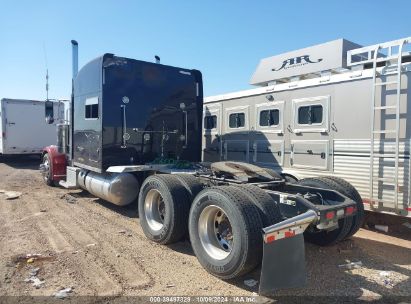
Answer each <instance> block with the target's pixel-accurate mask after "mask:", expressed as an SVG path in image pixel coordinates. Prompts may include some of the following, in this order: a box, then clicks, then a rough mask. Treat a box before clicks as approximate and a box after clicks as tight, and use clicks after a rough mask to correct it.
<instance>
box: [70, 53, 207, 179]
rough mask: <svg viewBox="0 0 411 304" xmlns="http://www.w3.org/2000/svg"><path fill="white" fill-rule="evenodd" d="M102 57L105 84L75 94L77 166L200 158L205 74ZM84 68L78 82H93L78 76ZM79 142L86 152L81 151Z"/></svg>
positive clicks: (102, 167)
mask: <svg viewBox="0 0 411 304" xmlns="http://www.w3.org/2000/svg"><path fill="white" fill-rule="evenodd" d="M100 58H101V59H102V60H101V61H100V63H101V65H100V69H99V70H100V79H101V82H100V83H101V86H100V88H99V90H90V91H93V92H94V93H95V96H94V97H90V96H88V98H82V97H81V96H76V94H75V101H76V106H77V107H80V108H82V109H83V110H80V111H75V113H76V114H75V120H74V124H75V128H74V129H75V134H77V136H75V138H74V143H73V145H74V155H75V157H74V161H75V162H77V165H78V163H79V162H80V163H81V164H82V165H85V166H87V167H92V168H89V169H91V170H93V169H95V170H93V171H98V172H102V171H105V170H106V169H107V168H108V167H110V166H119V165H139V164H145V163H147V162H150V161H153V160H154V159H156V158H172V159H181V160H187V161H200V158H201V127H202V126H201V117H202V103H203V92H202V79H201V73H200V72H199V71H196V70H188V69H182V68H176V67H171V66H166V65H161V64H155V63H149V62H144V61H138V60H134V59H129V58H123V57H117V56H113V55H109V54H106V55H105V56H103V57H100ZM93 62H95V61H92V62H90V63H89V64H93ZM86 67H87V66H85V67H84V68H83V69H85V68H86ZM83 69H82V70H81V71H80V73H79V76H78V77H77V79H76V82H75V86H76V85H77V86H82V84H83V83H84V82H89V80H84V81H81V79H80V80H79V78H81V77H82V75H83V73H82V71H83ZM95 73H96V74H98V69H96V70H95ZM87 74H88V76H90V75H89V73H87ZM94 77H95V78H98V77H99V76H97V75H95V76H94ZM94 87H96V86H94ZM75 92H76V89H75ZM96 108H98V113H97V114H96V113H95V111H94V110H95V109H96ZM87 113H88V114H87ZM86 117H88V119H87V118H86ZM80 121H81V122H80ZM80 129H81V130H80ZM80 134H81V135H80ZM80 141H81V142H82V145H81V146H82V147H81V148H83V147H84V149H81V148H80V149H81V150H82V151H81V153H80V151H77V152H76V144H78V143H79V142H80ZM86 143H87V144H86ZM77 150H78V149H77ZM85 150H88V151H85ZM76 156H77V158H76ZM80 166H81V165H80Z"/></svg>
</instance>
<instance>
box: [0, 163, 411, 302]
mask: <svg viewBox="0 0 411 304" xmlns="http://www.w3.org/2000/svg"><path fill="white" fill-rule="evenodd" d="M38 162H39V161H38V159H31V160H27V159H26V158H11V159H6V160H4V159H3V160H2V161H0V189H4V190H12V191H21V192H22V195H21V196H20V197H19V198H17V199H14V200H6V199H5V198H6V197H5V196H4V195H3V194H0V295H2V296H5V295H8V296H16V295H30V296H36V295H43V296H51V295H53V293H55V292H56V291H58V290H59V289H61V288H67V287H72V288H73V290H72V292H71V293H70V294H69V295H70V297H75V296H79V295H93V296H95V295H99V296H133V295H139V296H144V295H147V296H162V295H167V296H171V295H174V296H190V295H191V296H196V295H202V296H253V295H255V292H257V290H258V285H257V286H255V287H248V286H246V285H245V284H244V280H246V279H255V280H258V279H259V278H258V276H259V270H256V271H255V272H253V273H252V274H250V275H247V276H245V277H244V278H241V279H238V280H236V281H230V282H224V281H222V280H219V279H216V278H214V277H213V276H211V275H209V274H208V273H207V272H205V271H204V270H203V268H202V267H201V266H200V264H199V263H198V262H197V259H196V257H195V256H194V254H193V251H192V249H191V247H190V243H189V242H188V241H185V242H180V243H177V244H174V245H172V246H161V245H157V244H155V243H153V242H150V241H148V240H147V239H146V238H145V236H144V234H143V232H142V230H141V228H140V226H139V219H138V216H137V212H136V208H133V207H130V208H120V207H116V206H113V205H111V204H109V203H106V202H104V201H102V200H100V199H96V198H94V197H92V196H90V195H89V194H87V193H86V192H83V191H80V190H71V191H69V193H70V195H69V196H67V195H65V194H67V192H68V191H66V190H64V189H61V188H50V187H47V186H46V185H44V184H43V182H42V179H41V176H40V174H39V172H38V170H37V167H38ZM380 221H381V220H380ZM403 221H404V220H400V221H397V225H395V223H394V224H392V223H391V226H392V228H393V229H392V230H393V231H394V232H395V234H394V235H389V234H385V233H379V232H376V231H371V230H365V229H361V231H360V232H359V233H357V234H356V235H355V237H353V238H352V239H351V240H348V241H346V242H344V243H341V244H339V245H338V246H333V247H327V248H320V247H317V246H314V245H310V244H306V257H307V267H308V285H307V286H306V287H305V288H301V289H296V290H287V291H281V292H279V293H278V296H300V295H303V296H331V298H333V299H345V298H342V297H343V296H349V297H351V298H350V299H364V300H370V297H371V298H372V299H375V300H378V299H380V301H382V302H386V301H387V299H388V298H384V297H390V296H404V298H401V299H396V300H395V302H396V303H398V302H401V301H403V302H404V301H411V280H410V276H411V237H410V235H411V229H409V228H407V227H404V226H402V225H400V224H401V223H402V222H403ZM391 226H390V228H391ZM27 254H41V256H37V257H36V256H34V259H33V263H28V262H31V260H29V259H28V257H27ZM358 261H361V262H362V267H360V268H358V269H353V270H345V269H342V268H339V267H338V265H340V264H346V263H347V262H358ZM37 267H38V268H40V269H39V270H38V274H37V276H36V277H37V278H39V279H40V280H41V281H44V283H43V284H40V288H35V287H34V286H33V283H30V282H25V279H27V278H29V277H30V275H29V272H30V271H31V270H33V268H37ZM335 296H341V298H338V297H335ZM284 299H286V298H284ZM258 300H260V301H266V300H267V299H261V298H260V299H258ZM345 300H347V299H345ZM397 300H398V301H397ZM0 302H1V300H0Z"/></svg>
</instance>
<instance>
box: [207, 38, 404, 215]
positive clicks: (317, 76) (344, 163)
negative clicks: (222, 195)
mask: <svg viewBox="0 0 411 304" xmlns="http://www.w3.org/2000/svg"><path fill="white" fill-rule="evenodd" d="M410 43H411V38H405V39H400V40H396V41H391V42H387V43H381V44H377V45H372V46H367V47H362V46H360V45H358V44H355V43H352V42H350V41H347V40H345V39H339V40H335V41H331V42H327V43H324V44H320V45H315V46H312V47H308V48H304V49H300V50H296V51H292V52H288V53H285V54H281V55H277V56H273V57H269V58H264V59H262V60H261V61H260V63H259V64H258V66H257V69H256V71H255V72H254V74H253V75H252V78H251V84H252V85H256V86H258V88H255V89H249V90H244V91H239V92H233V93H228V94H223V95H217V96H210V97H207V98H205V101H204V117H203V121H204V122H203V125H204V128H203V151H202V159H203V160H204V161H208V162H213V161H220V160H224V161H228V160H232V161H241V162H248V163H253V164H256V165H259V166H263V167H268V168H272V169H275V170H278V171H280V172H281V173H282V174H283V176H285V177H287V178H288V179H289V180H299V179H301V178H307V177H315V176H324V175H332V176H335V177H340V178H343V179H346V180H347V181H349V182H350V183H351V184H352V185H353V186H354V187H355V188H356V189H357V190H358V191H359V193H360V194H361V197H362V198H363V202H364V203H365V207H366V209H368V210H372V211H378V212H385V213H391V214H397V215H402V216H408V217H410V216H411V204H410V136H411V135H410V134H411V119H410V118H411V116H410V115H411V111H410V112H408V109H409V108H410V107H411V96H410V89H411V52H410V51H411V48H410Z"/></svg>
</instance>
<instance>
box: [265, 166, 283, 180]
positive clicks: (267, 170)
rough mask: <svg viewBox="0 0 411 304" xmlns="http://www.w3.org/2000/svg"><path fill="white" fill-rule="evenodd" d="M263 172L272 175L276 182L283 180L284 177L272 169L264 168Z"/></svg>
mask: <svg viewBox="0 0 411 304" xmlns="http://www.w3.org/2000/svg"><path fill="white" fill-rule="evenodd" d="M263 170H264V171H265V172H266V173H267V174H268V175H270V176H271V177H272V178H273V179H274V180H281V179H283V177H282V176H281V174H279V173H278V172H277V171H275V170H273V169H270V168H263Z"/></svg>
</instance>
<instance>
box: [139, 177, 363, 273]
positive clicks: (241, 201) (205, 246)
mask: <svg viewBox="0 0 411 304" xmlns="http://www.w3.org/2000/svg"><path fill="white" fill-rule="evenodd" d="M298 184H300V185H304V186H311V187H317V188H325V189H331V190H335V191H338V192H340V193H342V194H343V195H345V196H347V197H349V198H351V199H353V200H354V201H355V202H356V203H357V210H358V211H357V215H355V216H354V217H347V218H343V219H341V220H340V221H339V223H338V224H339V225H338V228H337V229H335V230H332V231H318V232H306V233H305V238H306V240H307V241H310V242H313V243H315V244H318V245H331V244H334V243H336V242H339V241H341V240H343V239H345V238H347V237H349V236H351V235H352V234H354V233H355V232H356V231H357V230H358V229H359V227H360V226H361V221H362V217H363V206H362V201H361V198H360V197H359V194H358V192H356V191H355V189H354V188H353V187H352V186H351V185H350V184H348V183H347V182H345V181H343V180H339V179H334V178H311V179H305V180H301V181H299V182H298ZM138 205H139V215H140V224H141V227H142V229H143V231H144V233H145V235H146V236H147V237H148V238H149V239H151V240H153V241H155V242H157V243H160V244H171V243H174V242H177V241H180V240H182V239H184V238H185V237H186V236H187V235H189V237H190V241H191V245H192V248H193V251H194V253H195V255H196V256H197V258H198V260H199V262H200V264H201V265H202V266H203V267H204V268H205V269H206V270H207V271H208V272H210V273H211V274H213V275H215V276H217V277H220V278H223V279H232V278H235V277H238V276H241V275H243V274H246V273H247V272H249V271H251V270H252V269H254V268H255V267H256V266H257V265H259V264H260V263H261V259H262V249H263V239H262V236H261V231H262V228H264V227H267V226H270V225H272V224H275V223H278V222H280V221H281V220H282V217H281V212H280V209H279V206H278V205H277V203H276V202H275V201H274V200H273V199H272V197H271V196H270V195H269V194H267V192H265V191H264V190H262V189H260V188H258V187H256V186H252V185H241V186H236V185H234V186H218V187H204V185H203V184H202V183H200V182H199V180H198V179H197V178H196V177H194V176H191V175H179V174H176V175H170V174H160V175H152V176H149V177H148V178H147V179H146V180H145V181H144V183H143V184H142V186H141V190H140V195H139V203H138ZM361 210H362V213H361ZM187 219H188V221H187Z"/></svg>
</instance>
